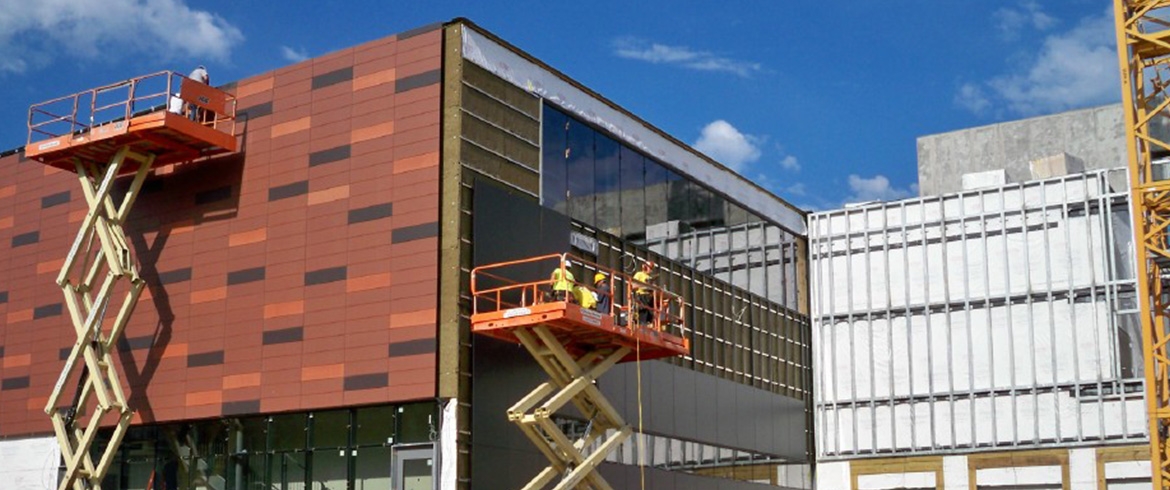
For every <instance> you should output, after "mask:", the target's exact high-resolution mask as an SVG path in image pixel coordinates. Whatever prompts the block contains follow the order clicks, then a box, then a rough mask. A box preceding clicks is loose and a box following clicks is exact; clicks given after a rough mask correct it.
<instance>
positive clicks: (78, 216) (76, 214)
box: [69, 209, 89, 223]
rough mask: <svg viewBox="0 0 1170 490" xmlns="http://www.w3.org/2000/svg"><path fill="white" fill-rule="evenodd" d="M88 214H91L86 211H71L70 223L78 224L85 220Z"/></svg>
mask: <svg viewBox="0 0 1170 490" xmlns="http://www.w3.org/2000/svg"><path fill="white" fill-rule="evenodd" d="M88 213H89V211H88V210H85V209H77V210H74V211H70V212H69V222H70V223H77V222H79V221H81V220H83V219H85V215H86V214H88Z"/></svg>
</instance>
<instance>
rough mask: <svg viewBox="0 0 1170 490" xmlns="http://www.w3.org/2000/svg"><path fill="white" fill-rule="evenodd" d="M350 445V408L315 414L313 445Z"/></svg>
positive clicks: (318, 446)
mask: <svg viewBox="0 0 1170 490" xmlns="http://www.w3.org/2000/svg"><path fill="white" fill-rule="evenodd" d="M348 445H349V410H334V411H331V412H316V413H314V414H313V447H315V448H325V447H345V446H348Z"/></svg>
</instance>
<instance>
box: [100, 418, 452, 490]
mask: <svg viewBox="0 0 1170 490" xmlns="http://www.w3.org/2000/svg"><path fill="white" fill-rule="evenodd" d="M436 427H437V414H436V412H435V405H434V404H433V403H417V404H411V405H401V406H392V405H386V406H377V407H363V408H357V409H340V410H330V411H321V412H309V413H295V414H280V415H271V416H256V417H248V418H239V419H219V420H203V421H196V422H188V423H181V424H169V425H161V426H149V427H134V428H132V429H131V430H130V432H129V433H128V434H127V436H126V438H125V440H124V442H123V444H122V446H121V448H120V449H119V452H118V455H117V456H116V458H117V459H116V461H117V462H118V464H116V465H115V466H114V469H113V470H111V472H110V473H109V474H108V475H107V477H106V480H105V482H103V487H104V488H116V489H122V490H205V489H215V490H245V489H255V488H264V489H268V490H277V489H279V490H347V489H350V488H352V489H355V490H390V489H391V488H392V485H391V481H392V480H391V477H392V476H393V475H392V474H391V468H392V467H393V457H394V452H395V451H396V450H399V449H401V448H410V447H429V446H428V445H429V444H431V443H432V442H433V441H434V438H435V428H436ZM99 446H101V447H104V444H99Z"/></svg>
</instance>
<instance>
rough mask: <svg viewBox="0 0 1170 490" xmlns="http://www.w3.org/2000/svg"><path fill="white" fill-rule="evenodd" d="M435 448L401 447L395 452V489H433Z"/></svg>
mask: <svg viewBox="0 0 1170 490" xmlns="http://www.w3.org/2000/svg"><path fill="white" fill-rule="evenodd" d="M434 481H435V450H434V448H432V447H424V448H418V449H399V450H397V451H395V454H394V488H395V490H432V489H433V488H434Z"/></svg>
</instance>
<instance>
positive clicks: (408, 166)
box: [394, 151, 439, 174]
mask: <svg viewBox="0 0 1170 490" xmlns="http://www.w3.org/2000/svg"><path fill="white" fill-rule="evenodd" d="M437 165H439V152H437V151H436V152H431V153H423V154H422V155H418V156H413V157H410V158H403V159H401V160H395V161H394V173H395V174H400V173H403V172H409V171H411V170H418V169H422V168H427V167H434V166H437Z"/></svg>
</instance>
